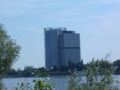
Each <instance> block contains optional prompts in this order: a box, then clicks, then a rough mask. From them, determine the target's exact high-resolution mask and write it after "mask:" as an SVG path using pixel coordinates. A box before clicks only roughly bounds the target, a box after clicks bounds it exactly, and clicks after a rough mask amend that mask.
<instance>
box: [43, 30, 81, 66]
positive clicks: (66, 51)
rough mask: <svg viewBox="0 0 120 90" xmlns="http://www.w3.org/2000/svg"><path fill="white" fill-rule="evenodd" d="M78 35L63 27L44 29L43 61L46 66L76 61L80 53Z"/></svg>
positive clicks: (78, 59) (79, 57)
mask: <svg viewBox="0 0 120 90" xmlns="http://www.w3.org/2000/svg"><path fill="white" fill-rule="evenodd" d="M80 54H81V53H80V36H79V34H78V33H75V32H74V31H67V30H66V29H64V28H57V29H53V28H47V29H45V63H46V67H52V66H64V65H68V64H69V62H71V63H78V62H80V60H81V55H80Z"/></svg>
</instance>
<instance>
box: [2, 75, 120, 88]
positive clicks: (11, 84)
mask: <svg viewBox="0 0 120 90" xmlns="http://www.w3.org/2000/svg"><path fill="white" fill-rule="evenodd" d="M113 77H114V79H115V80H118V81H120V75H114V76H113ZM34 79H36V80H38V78H4V79H3V83H4V85H5V86H6V87H7V90H12V89H13V88H15V87H16V86H17V84H18V83H22V82H24V83H27V82H29V83H30V86H31V87H32V86H33V85H34V84H33V80H34ZM48 80H49V79H48ZM50 81H52V83H56V85H55V90H67V88H68V81H69V77H68V76H53V77H50ZM114 85H115V86H117V87H120V84H116V83H114Z"/></svg>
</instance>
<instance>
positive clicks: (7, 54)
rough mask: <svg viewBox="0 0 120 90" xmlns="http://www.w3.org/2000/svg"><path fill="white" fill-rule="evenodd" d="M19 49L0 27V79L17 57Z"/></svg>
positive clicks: (1, 26) (0, 26)
mask: <svg viewBox="0 0 120 90" xmlns="http://www.w3.org/2000/svg"><path fill="white" fill-rule="evenodd" d="M19 51H20V47H19V46H18V45H17V44H16V42H15V41H14V40H12V39H11V38H10V36H8V35H7V32H6V31H5V30H4V28H3V25H0V78H1V77H2V76H3V74H5V73H6V72H7V71H8V70H9V69H10V67H11V65H12V64H13V62H14V61H15V60H16V59H17V57H18V56H19Z"/></svg>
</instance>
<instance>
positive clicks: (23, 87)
mask: <svg viewBox="0 0 120 90" xmlns="http://www.w3.org/2000/svg"><path fill="white" fill-rule="evenodd" d="M13 90H33V89H32V87H31V86H30V84H29V83H18V84H17V87H15V88H14V89H13Z"/></svg>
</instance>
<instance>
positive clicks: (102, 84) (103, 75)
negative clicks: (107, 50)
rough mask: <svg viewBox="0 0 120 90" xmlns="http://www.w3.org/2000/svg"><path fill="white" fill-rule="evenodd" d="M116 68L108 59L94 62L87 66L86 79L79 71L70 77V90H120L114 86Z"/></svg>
mask: <svg viewBox="0 0 120 90" xmlns="http://www.w3.org/2000/svg"><path fill="white" fill-rule="evenodd" d="M114 71H115V67H114V66H113V65H112V63H110V62H108V60H106V59H98V60H95V61H94V60H93V61H91V62H90V63H88V64H87V65H86V69H85V70H84V71H83V75H84V77H83V76H82V75H81V74H80V73H79V72H77V71H75V72H73V73H72V74H71V77H70V82H69V89H68V90H119V89H118V88H117V87H115V86H114V85H113V83H116V81H115V80H114V79H113V77H112V74H113V73H114Z"/></svg>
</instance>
